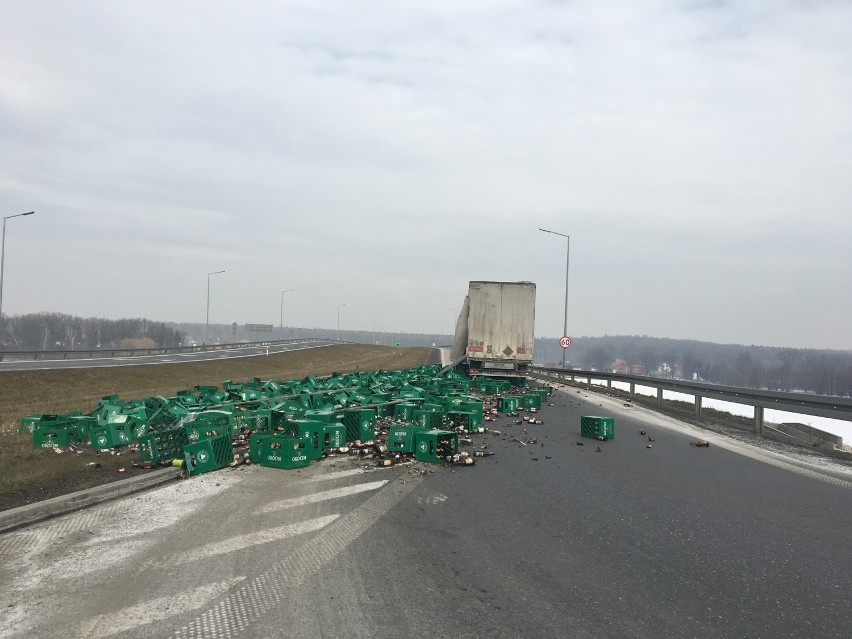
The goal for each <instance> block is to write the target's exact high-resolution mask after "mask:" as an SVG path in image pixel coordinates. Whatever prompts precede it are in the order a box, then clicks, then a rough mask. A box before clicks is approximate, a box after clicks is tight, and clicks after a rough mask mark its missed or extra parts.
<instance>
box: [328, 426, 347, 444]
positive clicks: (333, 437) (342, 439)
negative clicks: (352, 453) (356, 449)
mask: <svg viewBox="0 0 852 639" xmlns="http://www.w3.org/2000/svg"><path fill="white" fill-rule="evenodd" d="M322 431H323V448H341V447H343V446H346V426H344V425H343V424H324V425H323V427H322Z"/></svg>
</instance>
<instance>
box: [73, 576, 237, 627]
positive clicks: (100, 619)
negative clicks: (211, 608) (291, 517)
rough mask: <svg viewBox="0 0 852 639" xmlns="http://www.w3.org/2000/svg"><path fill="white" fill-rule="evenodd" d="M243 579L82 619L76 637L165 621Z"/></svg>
mask: <svg viewBox="0 0 852 639" xmlns="http://www.w3.org/2000/svg"><path fill="white" fill-rule="evenodd" d="M244 579H245V577H232V578H231V579H226V580H224V581H218V582H216V583H212V584H205V585H204V586H199V587H198V588H194V589H192V590H186V591H183V592H176V593H173V594H170V595H168V596H166V597H159V598H157V599H151V600H149V601H145V602H143V603H140V604H136V605H135V606H130V607H129V608H124V609H122V610H120V611H118V612H110V613H107V614H103V615H98V616H97V617H91V618H89V619H86V621H84V622H83V624H82V625H81V626H80V629H79V630H78V633H77V635H76V637H78V639H101V637H108V636H110V635H115V634H119V633H122V632H127V631H128V630H132V629H134V628H138V627H139V626H144V625H145V624H149V623H152V622H154V621H162V620H163V619H168V618H169V617H173V616H175V615H177V614H180V613H183V612H187V611H190V610H195V609H196V608H200V607H201V606H203V605H204V604H205V603H207V602H208V601H210V600H211V599H213V598H214V597H216V596H218V595H220V594H221V593H223V592H225V591H226V590H228V589H229V588H231V587H232V586H234V585H235V584H238V583H239V582H241V581H243V580H244Z"/></svg>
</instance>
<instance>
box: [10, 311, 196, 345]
mask: <svg viewBox="0 0 852 639" xmlns="http://www.w3.org/2000/svg"><path fill="white" fill-rule="evenodd" d="M0 340H2V345H3V350H6V351H49V350H72V351H73V350H95V349H99V348H104V349H106V348H172V347H175V346H180V345H181V342H182V341H183V334H182V333H181V332H180V331H179V330H176V329H173V328H170V327H169V326H167V325H166V324H165V323H163V322H153V321H151V320H148V319H144V318H136V319H119V320H110V319H104V318H100V317H87V318H83V317H75V316H73V315H65V314H62V313H31V314H27V315H16V316H12V317H4V318H2V323H1V324H0Z"/></svg>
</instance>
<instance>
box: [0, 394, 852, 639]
mask: <svg viewBox="0 0 852 639" xmlns="http://www.w3.org/2000/svg"><path fill="white" fill-rule="evenodd" d="M553 403H554V404H556V405H555V406H553V407H547V408H545V409H544V410H543V411H542V413H541V417H542V419H543V420H544V421H545V424H543V425H535V426H534V425H528V426H526V428H527V431H528V432H527V433H523V432H522V428H523V427H521V426H513V425H510V424H509V421H510V420H509V419H508V418H504V417H501V418H500V420H499V426H496V428H499V429H500V430H501V431H502V433H503V435H502V436H491V435H487V436H483V435H479V436H477V437H476V441H477V444H478V445H481V444H486V445H488V446H489V449H490V450H493V451H494V452H495V453H496V455H495V456H494V457H489V458H485V459H482V460H480V461H479V463H477V465H476V466H474V467H470V468H455V469H454V468H447V467H442V466H434V465H424V464H408V465H404V466H397V467H394V468H391V469H388V470H378V469H371V468H370V469H366V470H364V469H362V468H360V464H359V462H358V461H356V460H354V459H353V458H349V457H336V458H334V459H327V460H323V461H322V462H319V463H314V464H312V465H311V467H310V468H308V469H304V470H302V471H289V472H288V471H276V470H272V469H266V468H261V467H257V466H251V467H241V468H240V469H238V470H226V471H220V472H218V473H212V474H209V475H204V476H200V477H196V478H192V479H189V480H186V481H181V482H179V483H177V484H172V485H170V486H167V487H164V488H161V489H158V490H154V491H150V492H148V493H145V494H144V495H140V496H137V497H134V498H131V499H127V500H122V501H120V502H113V503H110V504H103V505H102V506H98V507H96V508H93V509H90V510H87V511H83V512H81V513H77V514H74V515H70V516H67V517H64V518H60V519H57V520H55V521H53V522H47V523H45V524H42V525H39V526H36V527H33V528H30V529H27V530H23V531H18V532H15V533H10V534H6V535H2V536H0V600H2V601H4V602H10V603H9V604H5V603H4V605H5V606H6V608H4V615H5V617H6V623H4V624H3V625H2V626H1V627H0V637H25V636H72V637H89V638H96V637H97V638H100V637H109V636H122V637H148V636H160V637H165V636H170V637H199V636H204V637H251V638H254V637H257V638H260V637H270V636H288V637H322V636H329V637H332V636H345V637H388V638H390V637H398V636H412V637H444V636H452V637H483V636H493V637H593V638H605V637H606V638H609V637H648V638H657V637H673V638H674V637H677V638H681V637H701V638H704V637H707V638H710V637H731V638H740V637H766V638H772V637H794V636H795V637H820V638H832V637H836V638H840V637H848V636H849V612H850V607H849V603H848V593H849V592H850V587H852V576H850V570H849V567H850V566H852V550H850V544H849V543H848V534H849V531H850V530H852V508H850V507H849V506H850V497H852V490H850V488H852V482H850V481H847V479H848V478H847V479H843V478H838V477H836V476H831V475H827V474H825V475H823V474H822V473H819V472H816V471H813V470H812V469H802V468H799V467H798V466H795V465H792V464H790V465H778V463H775V464H770V463H764V462H762V461H759V460H758V459H757V458H759V457H760V454H759V453H755V452H754V451H748V450H746V451H745V452H747V453H748V454H747V455H743V454H739V453H736V452H734V451H733V450H729V449H728V447H723V446H721V445H715V443H714V442H715V441H716V440H717V439H718V437H717V436H713V442H711V444H712V445H711V447H710V448H694V447H691V446H690V445H689V443H690V441H691V440H692V439H693V436H692V434H691V433H690V432H688V429H686V428H683V429H680V428H670V427H669V426H667V425H666V424H664V423H663V422H661V421H660V420H659V419H657V418H655V417H652V416H651V415H650V413H648V412H647V411H644V410H643V409H638V408H625V407H623V406H622V405H621V403H620V402H615V401H613V400H611V399H607V398H600V397H598V396H595V395H587V393H585V392H583V391H581V392H580V393H577V392H576V391H575V390H573V389H572V390H570V392H566V393H563V394H557V395H555V396H554V402H553ZM600 413H604V414H612V415H615V416H616V439H614V440H611V441H607V442H596V441H594V440H589V439H586V440H583V443H584V445H583V446H577V445H576V442H577V441H580V438H579V436H578V434H577V431H578V429H579V426H578V424H579V417H580V415H584V414H600ZM641 428H645V429H646V430H648V432H649V434H651V435H652V436H653V438H654V440H655V441H654V442H651V445H652V448H647V447H646V446H647V445H648V443H649V442H648V440H647V437H643V436H641V435H639V434H638V431H639V430H640V429H641ZM529 437H536V438H537V441H536V442H535V443H534V444H533V443H528V445H523V444H521V443H519V442H518V441H512V440H513V439H515V440H522V441H528V440H527V438H529ZM542 444H543V446H542ZM598 446H600V449H601V452H596V449H597V447H598ZM730 447H733V445H730ZM770 461H772V460H771V459H770ZM799 470H801V472H799ZM802 473H806V474H802Z"/></svg>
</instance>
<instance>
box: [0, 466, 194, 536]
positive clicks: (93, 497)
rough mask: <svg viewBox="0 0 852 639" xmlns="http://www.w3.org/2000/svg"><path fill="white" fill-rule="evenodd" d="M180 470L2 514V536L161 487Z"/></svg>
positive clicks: (82, 492) (165, 469) (166, 469)
mask: <svg viewBox="0 0 852 639" xmlns="http://www.w3.org/2000/svg"><path fill="white" fill-rule="evenodd" d="M182 472H183V471H182V469H180V468H163V469H160V470H155V471H152V472H150V473H147V474H145V475H140V476H138V477H130V478H128V479H121V480H119V481H114V482H110V483H108V484H102V485H100V486H95V487H93V488H87V489H85V490H80V491H77V492H76V493H69V494H68V495H60V496H59V497H54V498H53V499H46V500H44V501H40V502H36V503H34V504H27V505H26V506H20V507H19V508H12V509H10V510H5V511H3V512H0V533H4V532H8V531H10V530H14V529H16V528H21V527H23V526H29V525H32V524H35V523H38V522H41V521H44V520H46V519H50V518H52V517H58V516H59V515H65V514H67V513H70V512H73V511H75V510H81V509H83V508H88V507H89V506H94V505H95V504H100V503H101V502H105V501H108V500H110V499H116V498H118V497H124V496H126V495H130V494H132V493H137V492H140V491H142V490H147V489H149V488H153V487H154V486H159V485H160V484H164V483H166V482H168V481H172V480H174V479H177V478H178V477H180V475H181V473H182Z"/></svg>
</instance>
